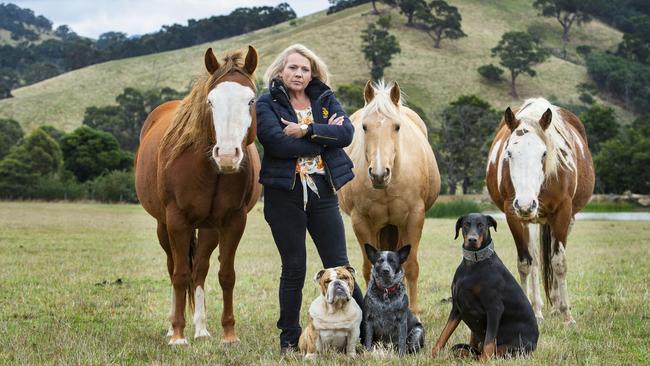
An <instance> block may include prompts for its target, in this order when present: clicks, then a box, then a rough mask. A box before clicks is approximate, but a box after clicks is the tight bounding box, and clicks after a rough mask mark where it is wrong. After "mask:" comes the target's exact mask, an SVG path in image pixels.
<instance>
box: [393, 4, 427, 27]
mask: <svg viewBox="0 0 650 366" xmlns="http://www.w3.org/2000/svg"><path fill="white" fill-rule="evenodd" d="M395 3H396V4H397V6H398V7H399V12H400V13H401V14H404V16H406V19H407V21H406V25H407V26H412V25H413V24H414V23H413V20H414V18H415V12H416V11H418V10H420V9H421V8H422V7H424V6H426V4H425V2H424V0H395Z"/></svg>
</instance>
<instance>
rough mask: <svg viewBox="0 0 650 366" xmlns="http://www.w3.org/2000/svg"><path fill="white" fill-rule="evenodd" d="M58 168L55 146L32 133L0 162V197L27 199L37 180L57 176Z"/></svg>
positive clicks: (37, 132)
mask: <svg viewBox="0 0 650 366" xmlns="http://www.w3.org/2000/svg"><path fill="white" fill-rule="evenodd" d="M62 164H63V158H62V153H61V149H60V148H59V144H57V143H56V141H54V140H53V139H52V138H51V137H50V136H49V135H48V134H47V133H45V132H44V131H42V130H41V129H36V130H34V131H33V132H32V133H30V134H29V135H27V136H26V137H25V138H23V139H21V140H20V141H19V142H18V143H17V144H16V145H14V146H13V147H12V148H11V150H10V151H9V154H7V156H5V158H4V159H2V161H0V196H3V197H28V196H29V193H30V189H31V188H32V187H33V186H34V184H36V181H37V180H38V178H39V177H46V176H54V175H56V174H58V173H59V171H60V170H61V166H62Z"/></svg>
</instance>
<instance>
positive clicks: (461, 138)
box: [437, 95, 499, 194]
mask: <svg viewBox="0 0 650 366" xmlns="http://www.w3.org/2000/svg"><path fill="white" fill-rule="evenodd" d="M498 121H499V113H498V112H496V111H495V110H493V109H492V107H491V106H490V105H489V104H488V103H487V102H485V101H483V100H481V99H480V98H478V97H477V96H475V95H464V96H461V97H459V98H458V99H457V100H456V101H454V102H452V103H451V104H450V105H449V106H448V107H447V108H445V109H444V110H443V112H442V123H441V126H440V128H439V130H438V131H437V132H438V136H439V144H438V145H437V147H438V154H439V156H440V160H439V161H440V162H441V163H442V166H443V167H444V173H445V178H446V180H447V185H448V187H449V194H455V193H456V186H457V185H458V183H462V187H463V194H467V193H469V191H470V188H472V186H475V187H476V186H478V185H479V184H480V183H481V182H482V181H483V178H484V175H485V157H486V156H487V154H488V150H489V147H490V145H489V143H490V139H491V137H492V134H493V131H494V128H495V126H496V123H498Z"/></svg>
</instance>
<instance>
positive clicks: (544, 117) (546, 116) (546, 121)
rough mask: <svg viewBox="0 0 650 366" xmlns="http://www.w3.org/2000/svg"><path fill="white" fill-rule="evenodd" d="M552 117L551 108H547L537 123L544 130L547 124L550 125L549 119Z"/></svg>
mask: <svg viewBox="0 0 650 366" xmlns="http://www.w3.org/2000/svg"><path fill="white" fill-rule="evenodd" d="M552 119H553V112H551V108H548V109H547V110H546V112H544V114H542V118H540V120H539V125H540V127H542V130H544V131H546V129H547V128H548V126H550V125H551V120H552Z"/></svg>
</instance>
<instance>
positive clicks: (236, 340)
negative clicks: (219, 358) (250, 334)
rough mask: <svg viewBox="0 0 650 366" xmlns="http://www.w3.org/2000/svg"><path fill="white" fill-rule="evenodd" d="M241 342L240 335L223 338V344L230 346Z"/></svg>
mask: <svg viewBox="0 0 650 366" xmlns="http://www.w3.org/2000/svg"><path fill="white" fill-rule="evenodd" d="M240 342H241V341H240V340H239V338H238V337H228V338H224V339H222V340H221V344H223V345H224V346H228V347H236V346H238V345H239V343H240Z"/></svg>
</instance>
